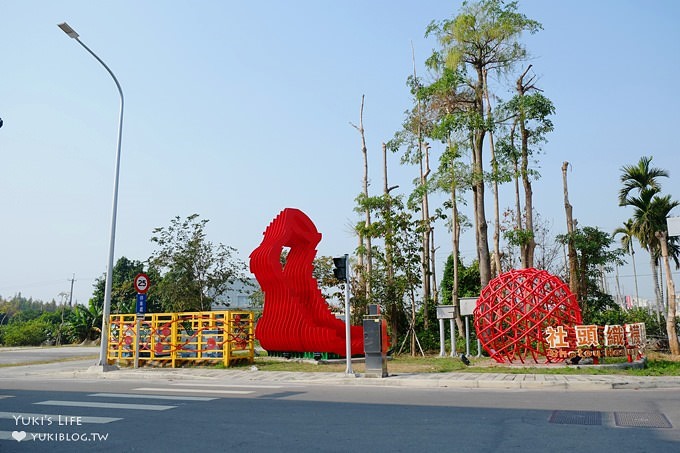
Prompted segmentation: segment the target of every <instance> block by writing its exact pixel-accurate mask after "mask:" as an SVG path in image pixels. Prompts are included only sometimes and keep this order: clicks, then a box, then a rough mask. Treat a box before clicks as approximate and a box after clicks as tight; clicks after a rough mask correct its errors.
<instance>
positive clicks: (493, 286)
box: [473, 268, 581, 363]
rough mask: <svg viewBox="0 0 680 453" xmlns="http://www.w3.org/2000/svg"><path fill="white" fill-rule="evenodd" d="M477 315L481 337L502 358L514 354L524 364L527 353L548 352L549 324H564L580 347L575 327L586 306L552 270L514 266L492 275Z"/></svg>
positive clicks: (571, 342)
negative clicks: (583, 306) (575, 334)
mask: <svg viewBox="0 0 680 453" xmlns="http://www.w3.org/2000/svg"><path fill="white" fill-rule="evenodd" d="M473 314H474V319H475V321H474V324H475V331H476V332H477V338H478V339H479V341H480V343H481V344H482V346H483V347H484V350H485V351H486V352H487V353H488V354H489V356H491V358H493V359H494V360H496V361H497V362H499V363H503V362H505V361H508V362H510V363H512V361H513V360H515V359H519V360H520V361H521V362H522V363H524V360H525V359H527V357H531V358H533V360H534V362H536V363H538V357H539V356H543V357H546V354H545V352H546V350H547V349H548V344H547V342H546V340H545V329H546V328H547V327H555V326H558V325H561V326H564V327H565V330H566V331H567V332H568V333H569V335H568V336H567V338H566V340H567V342H568V343H569V345H570V346H575V344H576V339H575V338H574V329H573V326H574V325H576V324H580V323H581V309H580V308H579V306H578V302H577V301H576V297H575V296H574V295H573V294H572V293H571V291H569V287H568V286H567V285H566V284H565V283H564V282H563V281H562V280H560V279H559V278H558V277H555V276H554V275H551V274H549V273H548V272H547V271H543V270H538V269H533V268H530V269H516V270H512V271H510V272H506V273H505V274H501V275H499V276H498V277H496V278H494V279H493V280H491V281H490V282H489V284H488V285H487V286H486V288H484V289H483V290H482V293H481V295H480V296H479V299H477V306H476V308H475V310H474V313H473ZM567 327H569V328H567ZM546 361H549V360H548V359H547V357H546Z"/></svg>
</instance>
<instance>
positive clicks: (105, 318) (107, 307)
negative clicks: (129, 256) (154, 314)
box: [57, 22, 123, 371]
mask: <svg viewBox="0 0 680 453" xmlns="http://www.w3.org/2000/svg"><path fill="white" fill-rule="evenodd" d="M57 26H58V27H59V28H61V29H62V30H63V32H64V33H66V34H67V35H68V36H69V37H70V38H73V39H75V40H76V41H78V44H80V45H81V46H83V48H84V49H85V50H87V51H88V52H89V53H90V55H92V56H93V57H94V58H95V59H96V60H97V61H98V62H99V63H100V64H101V65H102V66H104V69H106V71H107V72H108V73H109V74H110V75H111V77H112V78H113V81H114V82H115V83H116V88H118V93H119V94H120V114H119V118H118V146H117V147H116V170H115V172H114V177H113V207H112V208H111V234H110V239H109V264H108V266H107V268H106V286H105V289H104V307H103V309H102V311H103V313H102V335H101V348H100V350H99V366H101V367H102V368H103V370H104V371H106V369H107V365H108V362H107V358H106V357H107V352H108V342H109V313H110V312H111V287H112V286H113V249H114V246H115V243H116V214H117V212H118V180H119V174H120V143H121V139H122V137H123V90H122V89H121V87H120V83H118V79H116V76H115V75H114V74H113V72H112V71H111V69H109V67H108V66H106V63H104V62H103V61H102V59H101V58H99V57H98V56H97V54H95V53H94V52H92V51H91V50H90V48H89V47H87V46H86V45H85V44H83V42H82V41H81V40H80V39H78V33H76V31H75V30H74V29H72V28H71V27H70V26H69V25H68V24H67V23H66V22H64V23H62V24H58V25H57Z"/></svg>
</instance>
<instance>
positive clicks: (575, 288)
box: [562, 162, 581, 303]
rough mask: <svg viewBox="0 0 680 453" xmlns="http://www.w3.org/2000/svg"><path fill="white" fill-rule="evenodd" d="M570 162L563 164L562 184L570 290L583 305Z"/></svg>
mask: <svg viewBox="0 0 680 453" xmlns="http://www.w3.org/2000/svg"><path fill="white" fill-rule="evenodd" d="M568 166H569V162H563V163H562V183H563V185H564V210H565V212H566V216H567V235H568V239H567V249H568V256H569V290H570V291H571V292H572V293H573V294H574V295H575V296H576V300H578V301H579V303H581V297H580V296H581V294H579V284H578V271H577V269H578V268H577V263H576V258H577V257H576V248H575V247H574V238H573V234H574V219H573V217H572V207H571V204H570V203H569V191H568V189H567V167H568Z"/></svg>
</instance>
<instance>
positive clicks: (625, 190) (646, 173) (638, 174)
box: [619, 156, 668, 206]
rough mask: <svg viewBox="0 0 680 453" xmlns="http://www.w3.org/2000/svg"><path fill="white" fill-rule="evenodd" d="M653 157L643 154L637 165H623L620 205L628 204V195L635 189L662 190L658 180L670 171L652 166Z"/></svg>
mask: <svg viewBox="0 0 680 453" xmlns="http://www.w3.org/2000/svg"><path fill="white" fill-rule="evenodd" d="M652 159H653V158H652V157H651V156H650V157H647V156H643V157H641V158H640V160H639V161H638V163H637V164H636V165H624V166H623V167H621V182H622V183H623V187H622V188H621V190H620V191H619V206H627V205H628V204H629V203H628V197H629V196H630V193H631V192H633V191H638V192H642V190H644V189H656V190H657V191H660V190H661V185H660V184H659V182H658V179H659V178H660V177H662V176H663V177H666V178H667V177H668V172H667V171H666V170H663V169H661V168H656V167H651V163H652Z"/></svg>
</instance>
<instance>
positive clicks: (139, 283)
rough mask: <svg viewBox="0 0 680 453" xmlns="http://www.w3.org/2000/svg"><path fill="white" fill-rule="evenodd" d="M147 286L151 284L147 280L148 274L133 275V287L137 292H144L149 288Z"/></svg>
mask: <svg viewBox="0 0 680 453" xmlns="http://www.w3.org/2000/svg"><path fill="white" fill-rule="evenodd" d="M149 286H151V282H150V281H149V276H148V275H146V274H137V275H136V276H135V289H136V290H137V293H139V294H146V292H147V291H148V290H149Z"/></svg>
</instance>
